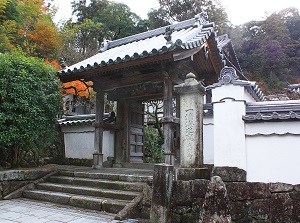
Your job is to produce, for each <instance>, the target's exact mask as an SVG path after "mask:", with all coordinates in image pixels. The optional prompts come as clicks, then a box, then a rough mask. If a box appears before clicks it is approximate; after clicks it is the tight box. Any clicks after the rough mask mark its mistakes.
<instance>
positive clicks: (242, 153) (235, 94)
mask: <svg viewBox="0 0 300 223" xmlns="http://www.w3.org/2000/svg"><path fill="white" fill-rule="evenodd" d="M244 93H245V92H244V87H241V86H237V85H232V84H228V85H223V86H221V87H218V88H215V89H213V91H212V102H213V107H214V165H215V166H234V167H238V168H241V169H244V170H246V168H247V163H246V148H245V125H244V121H243V120H242V116H243V115H244V114H245V110H246V105H245V101H244V100H245V98H244V97H245V94H244Z"/></svg>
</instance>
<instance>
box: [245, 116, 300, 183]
mask: <svg viewBox="0 0 300 223" xmlns="http://www.w3.org/2000/svg"><path fill="white" fill-rule="evenodd" d="M299 145H300V123H299V122H297V121H295V122H293V121H292V122H261V123H249V124H247V125H246V150H247V180H248V181H250V182H257V181H258V182H284V183H291V184H299V183H300V174H299V170H300V162H299V157H300V146H299Z"/></svg>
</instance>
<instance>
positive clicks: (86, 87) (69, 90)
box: [63, 81, 93, 98]
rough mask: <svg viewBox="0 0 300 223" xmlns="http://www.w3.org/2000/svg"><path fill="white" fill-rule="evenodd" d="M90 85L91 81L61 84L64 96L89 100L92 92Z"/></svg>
mask: <svg viewBox="0 0 300 223" xmlns="http://www.w3.org/2000/svg"><path fill="white" fill-rule="evenodd" d="M92 85H93V82H92V81H88V82H81V81H71V82H67V83H64V84H63V90H64V93H65V94H73V95H76V94H77V95H79V96H80V97H85V98H90V97H91V96H92V91H93V88H92V87H91V86H92ZM74 87H75V88H76V90H75V89H74Z"/></svg>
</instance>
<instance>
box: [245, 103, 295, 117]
mask: <svg viewBox="0 0 300 223" xmlns="http://www.w3.org/2000/svg"><path fill="white" fill-rule="evenodd" d="M243 120H244V121H245V122H255V121H279V120H298V121H300V101H299V100H291V101H272V102H251V103H247V106H246V115H244V116H243Z"/></svg>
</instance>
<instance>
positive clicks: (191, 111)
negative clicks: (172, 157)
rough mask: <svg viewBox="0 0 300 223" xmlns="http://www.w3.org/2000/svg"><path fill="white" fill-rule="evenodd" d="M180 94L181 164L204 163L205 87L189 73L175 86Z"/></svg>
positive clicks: (184, 165) (193, 165) (193, 164)
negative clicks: (181, 82) (183, 80)
mask: <svg viewBox="0 0 300 223" xmlns="http://www.w3.org/2000/svg"><path fill="white" fill-rule="evenodd" d="M174 90H175V92H177V93H178V94H179V95H180V117H181V119H180V129H181V132H180V166H181V167H198V166H200V165H202V164H203V132H202V129H203V127H202V123H203V121H202V120H203V117H202V116H203V95H204V94H205V88H204V87H203V85H202V84H201V83H200V82H198V81H197V80H196V77H195V75H194V74H192V73H189V74H188V75H187V77H186V80H185V82H184V83H183V84H180V85H177V86H175V88H174Z"/></svg>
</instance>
